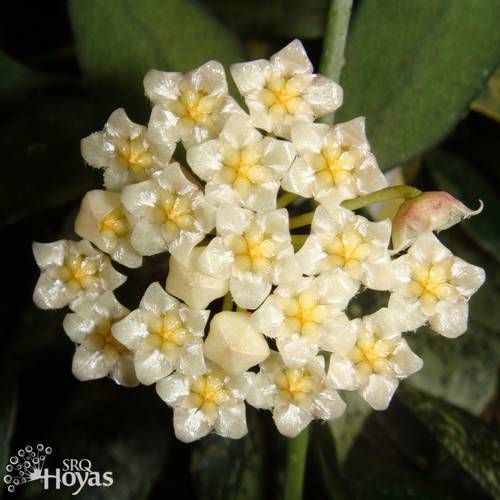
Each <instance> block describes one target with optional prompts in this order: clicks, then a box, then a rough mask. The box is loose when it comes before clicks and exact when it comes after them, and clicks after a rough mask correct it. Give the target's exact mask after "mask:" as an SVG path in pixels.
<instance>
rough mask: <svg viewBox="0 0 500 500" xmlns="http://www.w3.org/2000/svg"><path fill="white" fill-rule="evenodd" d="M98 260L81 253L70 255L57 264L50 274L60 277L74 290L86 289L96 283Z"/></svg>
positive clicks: (97, 278)
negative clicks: (59, 264) (60, 263)
mask: <svg viewBox="0 0 500 500" xmlns="http://www.w3.org/2000/svg"><path fill="white" fill-rule="evenodd" d="M98 272H99V261H98V260H97V259H96V258H91V257H87V256H83V255H72V256H68V257H66V258H65V259H64V264H63V265H62V266H57V267H56V268H55V269H54V270H53V271H52V275H53V277H54V278H55V279H60V280H61V281H63V282H64V283H65V284H66V286H68V287H69V288H70V289H74V291H75V292H77V291H79V290H88V289H89V288H92V287H93V286H95V285H96V283H97V282H98V280H99V277H98Z"/></svg>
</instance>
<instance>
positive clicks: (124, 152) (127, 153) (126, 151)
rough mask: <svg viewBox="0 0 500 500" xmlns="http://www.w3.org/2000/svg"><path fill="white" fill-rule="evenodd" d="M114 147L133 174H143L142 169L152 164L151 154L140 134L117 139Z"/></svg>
mask: <svg viewBox="0 0 500 500" xmlns="http://www.w3.org/2000/svg"><path fill="white" fill-rule="evenodd" d="M116 147H117V151H118V154H119V156H120V157H121V158H122V159H123V160H124V162H125V163H126V164H127V166H128V168H130V169H131V170H132V171H133V172H134V173H135V174H138V175H141V174H144V170H147V169H149V168H151V167H152V166H153V164H154V161H153V154H152V152H151V149H150V147H149V145H148V144H147V142H146V140H145V139H144V136H143V135H142V134H141V135H139V136H137V137H136V138H134V139H118V140H117V141H116Z"/></svg>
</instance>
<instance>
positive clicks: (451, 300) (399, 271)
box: [388, 233, 485, 337]
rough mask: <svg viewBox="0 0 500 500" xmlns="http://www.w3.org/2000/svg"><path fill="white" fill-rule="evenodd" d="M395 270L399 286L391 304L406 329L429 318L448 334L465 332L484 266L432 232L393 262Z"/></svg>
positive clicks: (393, 294) (422, 236)
mask: <svg viewBox="0 0 500 500" xmlns="http://www.w3.org/2000/svg"><path fill="white" fill-rule="evenodd" d="M388 272H390V269H388ZM392 272H393V274H394V277H395V279H396V280H397V281H398V283H399V285H397V286H395V288H394V290H393V293H392V294H391V297H390V299H389V307H390V308H391V309H392V310H393V311H394V312H395V313H396V314H398V315H399V317H400V320H401V323H402V325H403V327H404V328H405V329H407V330H412V329H415V328H417V327H419V326H421V325H422V324H424V323H426V322H427V321H429V325H430V327H431V328H432V329H433V330H434V331H435V332H437V333H439V334H441V335H444V336H445V337H458V336H459V335H462V334H463V333H465V331H466V330H467V319H468V314H469V306H468V301H469V299H470V297H471V296H472V295H473V294H474V293H475V292H476V291H477V289H478V288H479V287H480V286H481V285H482V284H483V283H484V280H485V273H484V270H483V269H482V268H480V267H477V266H473V265H471V264H468V263H467V262H465V261H464V260H462V259H460V258H459V257H455V256H454V255H452V253H451V252H450V251H449V250H448V249H447V248H446V247H445V246H444V245H442V244H441V243H440V242H439V240H438V239H437V238H436V237H435V236H434V235H433V234H432V233H424V234H422V235H421V236H419V237H418V238H417V240H416V241H415V243H413V245H412V246H411V247H410V248H409V249H408V253H407V254H405V255H403V256H401V257H399V258H398V259H396V260H395V261H393V263H392Z"/></svg>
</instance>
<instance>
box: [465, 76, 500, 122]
mask: <svg viewBox="0 0 500 500" xmlns="http://www.w3.org/2000/svg"><path fill="white" fill-rule="evenodd" d="M471 108H472V109H473V110H474V111H477V112H478V113H481V114H483V115H485V116H488V117H489V118H491V119H492V120H496V121H497V122H500V68H497V70H496V71H495V72H494V73H493V74H492V75H491V77H490V79H489V80H488V83H487V84H486V87H485V88H484V90H483V91H482V92H481V94H480V95H479V97H478V98H477V99H475V100H474V101H473V102H472V104H471Z"/></svg>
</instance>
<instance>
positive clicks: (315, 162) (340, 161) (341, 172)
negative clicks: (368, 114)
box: [311, 144, 362, 190]
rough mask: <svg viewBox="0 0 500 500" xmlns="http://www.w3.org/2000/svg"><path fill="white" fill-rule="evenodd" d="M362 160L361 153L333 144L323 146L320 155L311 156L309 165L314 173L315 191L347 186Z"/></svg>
mask: <svg viewBox="0 0 500 500" xmlns="http://www.w3.org/2000/svg"><path fill="white" fill-rule="evenodd" d="M361 160H362V153H361V152H358V151H353V150H350V149H349V147H348V146H346V145H341V144H334V145H330V146H325V147H324V148H323V150H322V151H321V153H316V154H314V155H312V158H311V164H312V166H313V168H314V170H315V172H316V185H317V189H318V190H321V189H328V188H331V187H334V186H342V185H345V184H349V183H351V182H352V180H353V176H354V174H355V170H356V168H357V166H358V165H359V163H360V161H361Z"/></svg>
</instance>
